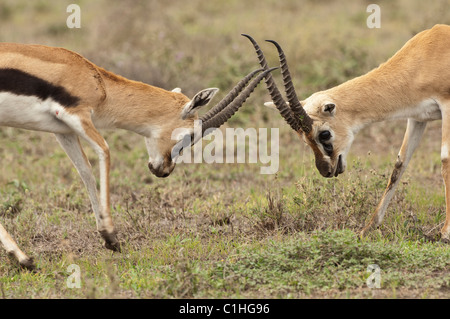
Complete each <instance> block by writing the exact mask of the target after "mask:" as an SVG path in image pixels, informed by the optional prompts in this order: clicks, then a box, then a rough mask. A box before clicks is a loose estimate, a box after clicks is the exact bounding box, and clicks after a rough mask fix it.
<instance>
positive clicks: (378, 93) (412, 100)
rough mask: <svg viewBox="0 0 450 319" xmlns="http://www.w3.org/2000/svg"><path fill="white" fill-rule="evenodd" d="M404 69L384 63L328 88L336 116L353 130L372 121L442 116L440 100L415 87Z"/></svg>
mask: <svg viewBox="0 0 450 319" xmlns="http://www.w3.org/2000/svg"><path fill="white" fill-rule="evenodd" d="M406 70H408V68H403V69H400V68H395V67H393V66H392V63H391V64H390V65H388V64H387V63H386V64H384V65H381V66H380V67H379V68H377V69H374V70H372V71H371V72H369V73H367V74H365V75H363V76H360V77H357V78H355V79H353V80H350V81H347V82H345V83H343V84H341V85H339V86H337V87H335V88H332V89H330V90H328V91H327V93H328V94H329V96H330V97H331V98H332V99H333V100H334V101H335V102H336V104H337V105H338V112H337V114H336V117H339V119H340V120H342V121H344V122H347V124H348V125H349V126H350V127H352V128H353V130H354V131H355V132H356V131H358V130H359V129H361V128H362V127H364V126H366V125H368V124H371V123H374V122H381V121H387V120H396V119H407V118H413V119H416V120H419V121H429V120H436V119H439V118H441V114H440V108H439V104H438V102H437V101H436V100H435V99H434V98H433V95H432V94H428V92H423V91H421V90H418V89H417V88H416V87H415V83H414V80H411V76H410V75H409V74H408V71H406Z"/></svg>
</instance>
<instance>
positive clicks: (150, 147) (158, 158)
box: [145, 127, 164, 168]
mask: <svg viewBox="0 0 450 319" xmlns="http://www.w3.org/2000/svg"><path fill="white" fill-rule="evenodd" d="M160 135H161V129H160V128H159V127H152V129H151V133H150V136H149V137H146V138H145V146H146V147H147V152H148V157H149V158H148V161H149V163H151V164H152V166H153V167H155V168H157V167H159V166H161V165H162V164H163V163H164V158H163V156H162V154H161V153H160V151H159V148H158V140H159V137H160Z"/></svg>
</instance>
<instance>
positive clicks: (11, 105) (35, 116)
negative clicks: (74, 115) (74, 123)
mask: <svg viewBox="0 0 450 319" xmlns="http://www.w3.org/2000/svg"><path fill="white" fill-rule="evenodd" d="M61 111H64V107H62V106H61V105H60V104H58V103H57V102H55V101H53V100H52V99H50V98H48V99H46V100H45V101H42V100H40V99H38V98H37V97H35V96H26V95H15V94H12V93H9V92H0V126H11V127H17V128H24V129H28V130H34V131H45V132H53V133H62V134H65V133H70V132H71V129H70V128H69V127H68V126H67V125H66V124H65V123H64V122H62V121H61V120H59V119H57V118H56V113H57V112H61Z"/></svg>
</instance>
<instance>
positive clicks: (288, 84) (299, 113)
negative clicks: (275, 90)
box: [266, 40, 313, 134]
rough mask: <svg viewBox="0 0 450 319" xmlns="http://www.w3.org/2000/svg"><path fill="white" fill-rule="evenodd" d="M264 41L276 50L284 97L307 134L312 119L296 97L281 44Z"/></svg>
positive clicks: (310, 127)
mask: <svg viewBox="0 0 450 319" xmlns="http://www.w3.org/2000/svg"><path fill="white" fill-rule="evenodd" d="M266 41H267V42H270V43H272V44H274V45H275V46H276V48H277V50H278V55H279V58H280V65H281V74H282V75H283V82H284V88H285V91H286V97H287V99H288V102H289V106H290V108H291V110H292V112H293V113H294V114H295V116H296V117H297V118H299V119H300V125H301V130H302V131H303V132H305V133H306V134H308V133H309V132H310V131H311V129H312V123H313V120H312V119H311V118H310V117H309V115H308V113H306V111H305V109H304V108H303V106H302V105H301V103H300V101H299V99H298V96H297V93H296V92H295V88H294V85H293V84H292V78H291V73H290V72H289V68H288V65H287V61H286V56H285V54H284V52H283V50H282V49H281V46H280V45H279V44H278V43H277V42H275V41H273V40H266Z"/></svg>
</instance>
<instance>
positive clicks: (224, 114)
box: [202, 68, 278, 133]
mask: <svg viewBox="0 0 450 319" xmlns="http://www.w3.org/2000/svg"><path fill="white" fill-rule="evenodd" d="M275 69H278V68H270V69H267V70H265V71H264V72H262V73H261V74H259V75H258V76H257V77H256V78H255V79H253V81H252V82H251V83H250V84H249V85H248V86H247V87H246V88H245V90H243V91H242V93H241V94H239V96H238V97H236V99H235V100H234V101H233V102H231V103H230V104H228V105H227V106H226V107H225V108H224V109H223V110H221V111H220V112H219V113H217V114H216V115H215V116H214V117H213V118H210V119H209V120H207V121H206V122H203V123H202V133H204V132H205V131H206V130H207V129H209V128H218V127H220V126H221V125H222V124H223V123H225V122H226V121H228V120H229V119H230V118H231V117H232V116H233V115H234V113H236V112H237V110H239V108H240V107H241V106H242V105H243V104H244V102H245V100H247V98H248V97H249V96H250V94H251V93H252V92H253V90H254V89H255V88H256V86H257V85H258V84H259V82H261V80H262V79H263V78H264V77H266V76H267V75H268V74H270V72H272V71H273V70H275Z"/></svg>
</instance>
